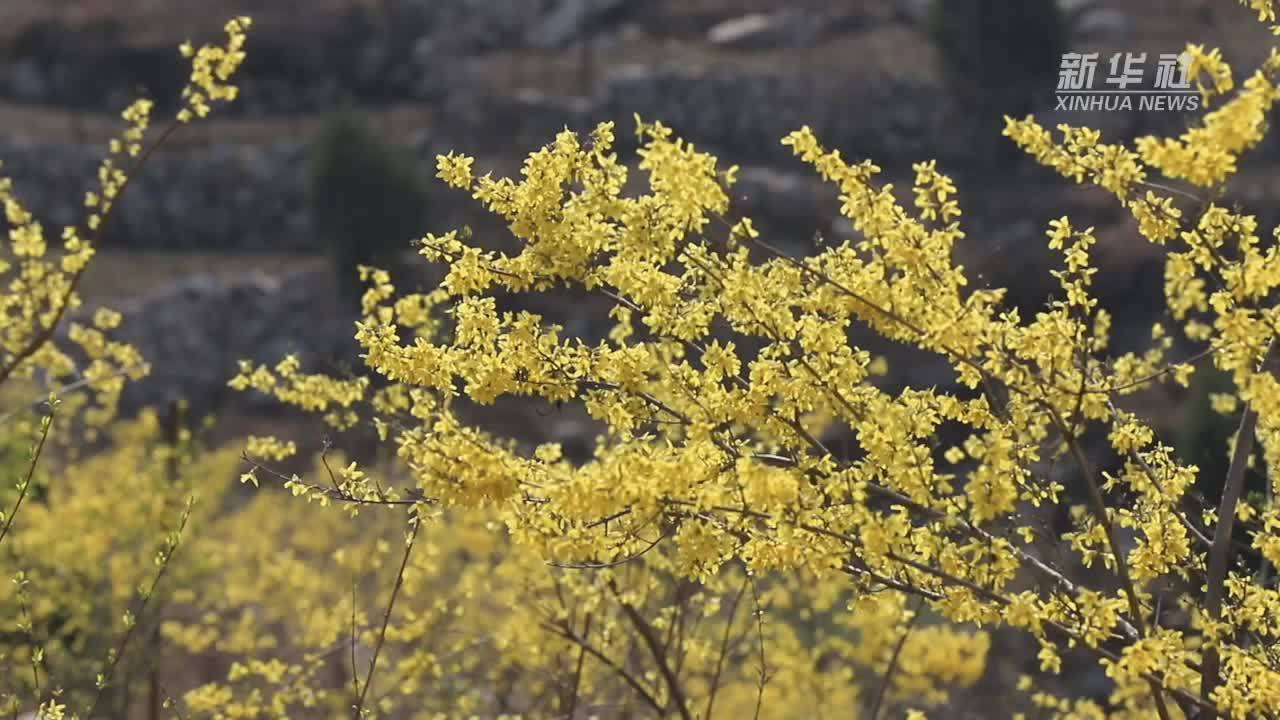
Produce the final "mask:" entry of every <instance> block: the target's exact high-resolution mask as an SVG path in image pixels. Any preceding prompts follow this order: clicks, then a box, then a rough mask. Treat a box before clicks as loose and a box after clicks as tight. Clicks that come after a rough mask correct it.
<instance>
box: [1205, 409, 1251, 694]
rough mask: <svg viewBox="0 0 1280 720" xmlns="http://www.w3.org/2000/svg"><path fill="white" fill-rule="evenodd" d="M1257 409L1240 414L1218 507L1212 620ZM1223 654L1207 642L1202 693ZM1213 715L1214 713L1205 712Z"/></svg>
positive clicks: (1208, 608) (1209, 601)
mask: <svg viewBox="0 0 1280 720" xmlns="http://www.w3.org/2000/svg"><path fill="white" fill-rule="evenodd" d="M1257 422H1258V413H1257V411H1256V410H1254V409H1253V406H1252V405H1251V404H1250V405H1245V408H1244V416H1243V417H1241V418H1240V429H1239V430H1238V431H1237V432H1236V447H1235V452H1234V453H1233V454H1232V456H1231V466H1230V467H1229V468H1228V469H1227V480H1226V486H1225V487H1224V488H1223V490H1222V504H1221V505H1219V507H1218V524H1217V527H1215V528H1214V531H1213V546H1212V547H1211V548H1210V549H1209V575H1208V578H1207V579H1206V581H1205V582H1206V590H1205V593H1206V594H1205V601H1204V609H1205V613H1206V614H1207V615H1208V616H1209V620H1210V621H1217V620H1218V618H1219V617H1221V615H1222V595H1223V592H1224V590H1225V588H1226V578H1227V560H1228V556H1229V555H1230V552H1229V551H1230V549H1231V530H1232V527H1233V525H1234V524H1235V519H1236V504H1237V503H1239V501H1240V494H1241V492H1242V491H1243V490H1244V475H1245V470H1246V469H1247V468H1248V465H1249V456H1250V455H1251V454H1252V452H1253V433H1254V429H1255V427H1256V426H1257ZM1220 664H1221V656H1220V655H1219V653H1218V649H1217V645H1216V643H1213V642H1208V643H1205V651H1204V664H1203V667H1202V668H1201V672H1200V694H1201V695H1202V696H1204V697H1206V698H1207V697H1210V696H1211V694H1212V693H1213V690H1214V688H1216V687H1217V686H1218V683H1219V682H1220V680H1221V678H1219V676H1218V670H1219V666H1220ZM1205 717H1208V718H1213V717H1216V716H1215V715H1212V714H1210V715H1206V716H1205Z"/></svg>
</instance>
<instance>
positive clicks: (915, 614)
mask: <svg viewBox="0 0 1280 720" xmlns="http://www.w3.org/2000/svg"><path fill="white" fill-rule="evenodd" d="M923 605H924V597H923V596H920V597H917V598H916V603H915V607H914V608H912V610H911V618H910V619H909V620H907V626H906V627H905V628H903V630H902V637H900V638H898V643H897V645H895V646H894V648H893V655H891V656H890V657H889V666H888V667H886V668H885V669H884V676H883V677H881V678H880V686H879V687H877V688H876V699H875V702H873V703H872V704H871V720H877V718H879V717H880V706H881V705H882V704H884V696H885V693H887V692H888V690H889V685H890V684H891V683H892V681H893V673H894V672H895V671H896V670H897V669H898V658H899V657H900V656H901V655H902V648H904V647H906V645H907V638H908V637H910V635H911V630H912V629H913V628H914V627H915V625H916V620H917V619H919V618H920V609H921V607H922V606H923Z"/></svg>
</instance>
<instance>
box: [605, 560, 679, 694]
mask: <svg viewBox="0 0 1280 720" xmlns="http://www.w3.org/2000/svg"><path fill="white" fill-rule="evenodd" d="M609 590H610V592H612V593H613V596H614V597H616V598H617V599H618V604H619V605H620V606H621V607H622V612H623V613H624V614H626V616H627V619H628V620H630V621H631V624H632V625H634V626H635V628H636V632H638V633H640V638H641V639H642V640H644V644H645V645H646V646H647V647H648V648H649V654H650V655H652V656H653V661H654V662H655V663H656V664H657V665H658V672H659V673H661V674H662V679H663V680H664V681H665V682H666V683H667V689H668V690H669V691H670V692H671V702H673V703H675V706H676V710H677V711H678V712H679V713H680V717H681V718H682V720H693V716H692V715H690V714H689V703H688V700H686V699H685V695H684V689H683V688H682V687H681V686H680V679H679V678H677V677H676V675H675V672H673V671H672V670H671V664H670V663H668V662H667V654H666V650H665V649H664V648H663V647H662V643H661V642H659V641H658V636H657V635H655V634H654V632H653V626H652V625H650V624H649V623H648V621H646V620H645V619H644V616H642V615H641V614H640V611H639V610H636V608H635V606H633V605H632V604H631V603H629V602H627V601H626V600H623V599H622V594H621V593H619V592H618V586H617V583H615V582H614V581H613V580H609Z"/></svg>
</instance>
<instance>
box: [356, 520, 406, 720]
mask: <svg viewBox="0 0 1280 720" xmlns="http://www.w3.org/2000/svg"><path fill="white" fill-rule="evenodd" d="M410 524H411V525H412V526H413V529H412V530H411V531H410V532H409V537H408V539H407V540H405V544H404V555H403V556H402V557H401V558H400V570H399V571H397V572H396V584H395V586H393V587H392V588H391V599H390V600H388V601H387V610H386V612H385V613H383V614H382V629H381V630H379V631H378V642H377V643H375V644H374V646H373V657H372V658H370V659H369V672H368V674H366V675H365V677H364V688H362V689H361V690H360V698H359V699H358V700H357V701H356V706H355V708H354V709H353V711H352V713H351V717H352V719H353V720H359V719H360V714H361V713H362V712H363V711H364V700H365V698H366V697H368V695H369V687H370V686H371V685H373V672H374V670H376V669H377V668H378V655H379V654H381V652H382V645H383V644H384V643H385V642H386V640H387V626H388V625H390V624H391V610H392V608H394V607H395V604H396V596H397V595H399V594H400V587H401V586H402V585H404V571H405V568H406V567H408V566H409V556H410V555H411V554H412V553H413V544H414V541H416V540H417V539H418V528H419V527H420V526H421V521H420V520H419V518H418V517H417V515H414V516H413V518H412V519H411V520H410Z"/></svg>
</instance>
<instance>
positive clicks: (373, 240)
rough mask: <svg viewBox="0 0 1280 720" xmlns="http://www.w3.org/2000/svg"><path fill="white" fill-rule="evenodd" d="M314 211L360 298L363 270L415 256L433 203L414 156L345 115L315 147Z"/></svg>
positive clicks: (345, 283) (333, 120)
mask: <svg viewBox="0 0 1280 720" xmlns="http://www.w3.org/2000/svg"><path fill="white" fill-rule="evenodd" d="M311 209H312V215H313V217H314V219H315V224H316V228H317V229H318V230H319V232H320V234H321V235H322V236H323V237H324V239H325V241H326V242H327V243H328V245H329V251H330V254H331V257H332V258H333V262H334V266H335V269H336V271H337V272H338V276H339V279H340V281H341V283H342V287H343V288H344V291H345V292H347V294H348V295H350V296H352V297H358V294H357V293H358V292H359V289H360V283H359V280H358V278H357V275H356V268H357V267H358V266H360V265H371V264H374V263H380V264H383V265H386V264H387V263H389V262H391V261H392V260H394V258H395V255H396V254H397V253H400V252H403V251H405V250H408V249H409V247H410V245H409V243H410V240H412V239H414V238H416V237H418V236H420V235H421V233H422V230H423V221H424V218H425V216H426V209H427V198H426V191H425V188H424V186H423V183H422V180H421V179H420V178H419V177H418V174H417V170H416V167H415V166H414V164H413V163H412V161H411V160H409V159H408V157H407V155H406V154H405V153H404V152H403V151H402V150H400V149H398V148H395V147H393V146H391V145H390V144H388V143H386V142H384V141H383V140H382V139H381V138H380V137H379V136H378V135H377V134H376V133H375V132H374V131H373V130H371V129H370V128H369V127H368V126H367V125H366V124H365V123H364V122H363V121H361V120H360V119H359V118H358V117H357V116H356V115H355V113H354V112H353V111H351V110H344V111H341V112H339V113H337V114H335V115H333V116H332V117H330V118H329V119H328V121H327V122H326V123H325V125H324V127H323V129H322V130H321V132H320V135H319V137H318V138H317V139H316V141H315V147H314V158H313V164H312V170H311Z"/></svg>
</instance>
